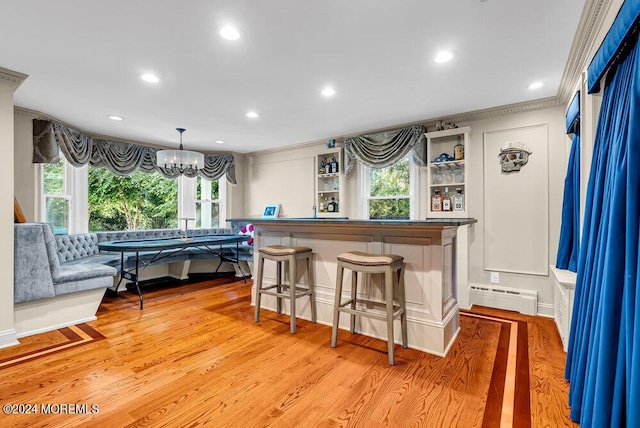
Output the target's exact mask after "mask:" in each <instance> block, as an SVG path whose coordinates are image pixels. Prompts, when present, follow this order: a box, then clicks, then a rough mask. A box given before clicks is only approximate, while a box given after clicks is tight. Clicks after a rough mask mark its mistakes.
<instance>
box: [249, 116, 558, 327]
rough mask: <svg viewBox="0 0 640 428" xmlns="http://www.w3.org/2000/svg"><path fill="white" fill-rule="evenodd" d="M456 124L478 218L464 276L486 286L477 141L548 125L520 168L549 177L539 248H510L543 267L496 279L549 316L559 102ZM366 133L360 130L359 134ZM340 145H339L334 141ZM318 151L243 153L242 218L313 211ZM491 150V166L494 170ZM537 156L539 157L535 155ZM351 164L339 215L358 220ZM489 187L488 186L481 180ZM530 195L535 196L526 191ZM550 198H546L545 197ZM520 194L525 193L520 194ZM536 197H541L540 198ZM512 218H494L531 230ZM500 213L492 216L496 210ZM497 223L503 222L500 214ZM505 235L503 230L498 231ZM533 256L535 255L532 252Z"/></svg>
mask: <svg viewBox="0 0 640 428" xmlns="http://www.w3.org/2000/svg"><path fill="white" fill-rule="evenodd" d="M458 125H459V126H467V125H468V126H470V127H471V147H470V149H471V150H469V153H471V157H470V158H468V159H467V160H468V162H469V166H468V167H469V171H470V172H469V174H470V178H469V183H470V184H469V191H468V194H467V198H468V199H467V203H468V204H469V205H468V206H469V210H470V216H471V217H474V218H477V219H478V223H477V224H476V225H474V226H473V227H471V229H470V230H471V236H470V253H469V263H470V265H469V280H470V282H471V283H476V284H489V283H490V273H489V271H488V270H485V253H484V246H485V242H484V235H485V233H486V231H485V224H487V223H489V224H494V223H495V222H492V221H491V220H492V218H485V214H484V208H485V207H484V200H485V195H484V185H483V183H484V159H483V151H484V150H483V144H484V139H483V135H484V133H495V132H498V131H502V130H511V129H514V128H523V127H525V128H526V127H531V126H537V125H540V126H544V127H546V129H547V130H548V134H547V135H545V138H543V139H541V140H540V141H533V142H530V144H531V145H533V146H534V147H533V148H534V154H533V155H532V158H531V162H532V164H533V165H534V166H530V167H529V170H527V166H525V167H524V168H523V171H522V175H525V174H527V173H529V172H531V171H533V170H534V168H536V167H537V166H535V164H536V163H537V164H538V166H541V167H542V170H543V171H545V174H547V171H548V176H545V177H544V178H545V180H546V179H548V188H545V189H543V190H544V192H543V193H544V195H545V197H546V198H548V203H547V207H545V209H544V212H545V216H546V219H545V221H542V222H540V224H539V226H538V227H537V228H536V230H533V231H531V233H530V235H532V236H536V237H540V236H542V237H545V238H546V239H544V242H545V247H544V248H541V247H540V245H520V246H518V248H515V249H514V250H513V251H516V252H519V253H517V257H520V258H531V257H534V256H538V253H537V252H539V251H542V252H544V253H545V258H546V259H548V260H547V262H546V263H545V271H544V273H543V274H541V275H528V274H521V273H516V272H515V271H519V269H518V266H514V269H513V272H511V271H510V270H509V269H508V268H507V269H503V270H502V272H501V277H500V285H502V286H506V287H513V288H520V289H529V290H536V291H537V292H538V299H539V307H538V309H539V310H540V312H541V313H542V314H546V315H552V313H553V312H552V309H553V307H552V305H553V290H552V282H551V279H550V277H549V274H548V272H547V271H546V265H548V264H549V263H552V262H553V263H555V257H556V251H557V245H558V235H559V231H560V213H561V207H562V193H563V189H564V177H565V174H566V164H567V157H566V138H567V137H566V135H565V133H564V129H563V128H564V108H563V107H562V106H557V107H553V108H546V109H541V110H533V111H527V112H524V113H514V114H508V115H502V116H497V117H492V118H490V119H483V120H476V121H470V122H468V123H459V124H458ZM365 133H366V132H365ZM339 145H340V142H339ZM322 150H324V144H323V143H318V144H316V145H305V146H301V147H295V146H294V147H289V148H285V149H283V150H281V151H277V152H273V151H269V152H263V153H260V152H256V153H253V154H249V155H248V157H249V165H248V171H247V172H248V175H247V177H246V182H247V187H248V194H247V208H248V209H247V215H250V216H259V215H260V213H261V210H262V207H263V206H264V204H266V203H273V202H276V203H280V204H281V214H284V215H286V216H287V217H309V216H310V215H311V214H312V211H311V209H312V206H313V191H314V183H313V180H314V172H315V168H314V155H315V154H317V153H320V152H322ZM497 155H498V153H495V165H494V167H495V168H498V169H499V168H500V165H499V164H498V162H497ZM536 156H537V158H536ZM512 174H513V175H514V178H516V179H514V180H513V182H514V183H516V182H517V181H518V180H517V178H518V177H517V174H519V173H512ZM357 175H358V172H357V168H354V170H353V172H351V173H350V174H349V176H348V177H347V180H346V183H347V185H346V188H345V191H346V193H345V198H346V201H345V202H346V203H345V202H343V206H344V207H346V208H347V211H346V213H345V215H347V216H348V217H350V218H355V217H356V212H357V209H356V206H357V201H356V197H357V182H358V176H357ZM420 175H421V176H420V178H419V183H420V189H419V194H420V196H421V197H420V201H419V207H420V214H419V218H426V215H427V213H426V210H427V207H428V204H427V201H428V195H427V194H426V192H427V190H426V178H427V171H426V170H421V173H420ZM505 185H506V186H508V185H509V183H508V180H507V183H506V184H505V183H501V186H502V188H504V186H505ZM487 186H489V187H488V188H489V189H491V183H487ZM511 191H512V192H521V193H522V192H523V189H521V188H518V186H516V185H514V187H513V189H511ZM525 191H526V192H535V194H536V195H538V193H539V189H538V188H537V187H536V186H535V185H534V186H529V187H528V188H527V189H526V190H525ZM532 195H533V193H532ZM547 195H548V196H547ZM525 197H526V194H525ZM538 198H539V195H538ZM514 208H515V209H516V212H515V215H514V216H513V219H512V220H511V221H510V222H508V223H507V224H502V223H500V225H501V227H502V228H505V229H511V230H513V233H514V234H515V233H516V232H517V231H518V229H520V228H522V227H529V226H528V225H527V224H524V225H523V224H522V223H521V222H520V221H519V220H518V215H517V209H518V208H519V207H517V206H516V207H514ZM499 214H501V213H495V215H496V216H497V215H499ZM491 215H492V211H491V210H490V209H489V210H487V216H491ZM500 221H501V222H502V221H503V218H502V216H500ZM501 236H504V235H501ZM502 244H503V245H502V248H509V245H510V243H508V242H505V243H502ZM538 259H539V257H538Z"/></svg>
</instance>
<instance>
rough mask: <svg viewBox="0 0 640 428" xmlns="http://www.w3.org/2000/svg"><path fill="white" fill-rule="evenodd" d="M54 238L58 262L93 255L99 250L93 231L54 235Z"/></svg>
mask: <svg viewBox="0 0 640 428" xmlns="http://www.w3.org/2000/svg"><path fill="white" fill-rule="evenodd" d="M55 239H56V247H58V260H60V263H65V262H70V261H72V260H77V259H81V258H83V257H89V256H93V255H96V254H98V253H99V252H100V250H99V249H98V237H97V235H96V234H95V233H78V234H75V235H55Z"/></svg>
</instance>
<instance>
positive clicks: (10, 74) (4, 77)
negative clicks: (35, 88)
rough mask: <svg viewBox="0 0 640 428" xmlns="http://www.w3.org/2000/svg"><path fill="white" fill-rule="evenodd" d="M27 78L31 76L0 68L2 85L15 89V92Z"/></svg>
mask: <svg viewBox="0 0 640 428" xmlns="http://www.w3.org/2000/svg"><path fill="white" fill-rule="evenodd" d="M27 77H29V76H28V75H26V74H23V73H18V72H17V71H13V70H9V69H6V68H2V67H0V83H1V84H3V85H8V86H11V87H13V90H14V91H15V90H16V89H17V88H18V86H20V85H21V84H22V82H24V81H25V79H26V78H27Z"/></svg>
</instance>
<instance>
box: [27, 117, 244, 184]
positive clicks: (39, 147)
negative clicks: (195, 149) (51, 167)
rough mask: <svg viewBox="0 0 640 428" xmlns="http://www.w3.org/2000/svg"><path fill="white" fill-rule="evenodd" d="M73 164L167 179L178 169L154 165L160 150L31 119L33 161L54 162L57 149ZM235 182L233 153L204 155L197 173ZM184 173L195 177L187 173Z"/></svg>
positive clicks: (210, 178)
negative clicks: (161, 176) (224, 177)
mask: <svg viewBox="0 0 640 428" xmlns="http://www.w3.org/2000/svg"><path fill="white" fill-rule="evenodd" d="M58 147H59V148H60V150H62V154H63V155H64V157H65V158H66V159H67V161H68V162H69V163H70V164H71V165H73V166H76V167H80V166H83V165H87V164H89V165H91V166H95V167H105V168H107V169H109V171H111V172H113V173H114V174H117V175H129V174H131V173H133V172H134V171H135V170H136V169H140V170H141V171H144V172H159V173H160V174H162V175H163V176H165V177H167V178H176V177H178V175H180V174H179V173H177V172H174V173H172V172H171V170H169V169H165V168H162V167H159V166H158V165H156V152H157V151H158V150H160V149H157V148H155V147H149V146H142V145H139V144H130V143H123V142H118V141H108V140H101V139H97V138H92V137H90V136H88V135H85V134H83V133H82V132H80V131H77V130H75V129H73V128H69V127H68V126H65V125H63V124H61V123H58V122H51V121H48V120H39V119H34V120H33V163H55V162H58V161H59V160H60V156H59V151H58ZM225 174H226V176H227V181H228V182H229V183H231V184H236V171H235V162H234V158H233V156H232V155H205V157H204V168H203V169H201V170H199V171H198V173H197V175H200V176H202V177H205V178H207V179H209V180H217V179H218V178H220V177H222V176H223V175H225ZM185 175H187V176H192V177H193V176H195V175H196V174H193V175H188V174H185Z"/></svg>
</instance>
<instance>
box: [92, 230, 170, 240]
mask: <svg viewBox="0 0 640 428" xmlns="http://www.w3.org/2000/svg"><path fill="white" fill-rule="evenodd" d="M96 235H97V236H98V242H105V241H135V240H140V239H162V238H177V237H178V236H180V231H179V230H178V229H149V230H117V231H113V232H96Z"/></svg>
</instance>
